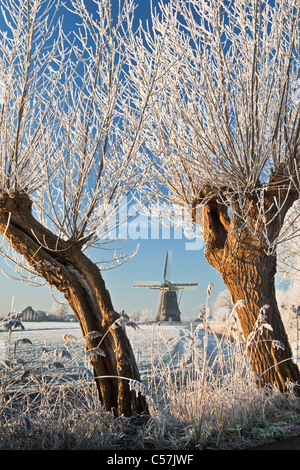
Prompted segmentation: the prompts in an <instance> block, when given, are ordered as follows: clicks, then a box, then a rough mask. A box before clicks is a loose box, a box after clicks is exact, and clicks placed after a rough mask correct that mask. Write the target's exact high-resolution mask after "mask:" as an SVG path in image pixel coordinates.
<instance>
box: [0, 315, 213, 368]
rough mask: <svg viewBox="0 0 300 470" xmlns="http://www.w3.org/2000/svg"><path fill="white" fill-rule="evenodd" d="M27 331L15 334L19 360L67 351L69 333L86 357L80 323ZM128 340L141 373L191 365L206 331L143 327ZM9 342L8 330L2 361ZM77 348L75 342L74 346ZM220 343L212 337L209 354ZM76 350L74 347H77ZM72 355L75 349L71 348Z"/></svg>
mask: <svg viewBox="0 0 300 470" xmlns="http://www.w3.org/2000/svg"><path fill="white" fill-rule="evenodd" d="M23 325H24V327H25V329H24V330H20V329H16V330H13V331H12V335H11V340H10V343H11V351H12V350H13V348H14V344H15V343H16V342H17V344H18V346H17V352H16V356H17V357H22V358H24V357H27V360H28V357H33V355H34V357H35V358H36V359H39V358H40V357H41V356H42V351H43V348H47V350H48V351H49V352H50V353H51V352H54V351H55V350H57V349H59V348H64V345H65V343H66V340H65V339H64V338H63V336H64V335H65V334H69V335H72V336H74V337H76V338H78V342H77V344H76V343H75V344H76V348H75V349H76V351H77V357H78V351H79V350H81V348H79V349H78V345H79V346H80V345H81V346H82V357H84V345H85V341H84V339H83V338H82V335H81V331H80V327H79V325H78V323H62V322H23ZM126 331H127V335H128V338H129V339H130V342H131V344H132V348H133V350H134V353H135V357H136V360H137V363H138V366H139V369H140V371H141V373H143V372H144V373H146V371H149V370H151V369H152V370H153V367H156V366H159V364H161V363H164V364H167V365H169V366H170V367H171V368H172V367H175V368H176V367H177V366H178V364H179V363H181V364H182V363H186V364H188V363H190V362H191V361H192V360H193V359H194V358H195V355H197V354H199V355H201V354H202V352H203V342H204V331H203V330H196V331H195V326H193V327H191V325H188V324H187V325H185V324H169V323H165V324H160V325H159V324H148V325H146V324H140V325H138V326H137V328H136V329H133V328H129V327H126ZM24 338H27V339H29V340H30V341H31V343H32V344H30V343H22V342H19V340H21V339H24ZM7 340H8V333H7V332H6V331H1V332H0V354H1V356H0V358H2V359H3V358H4V356H5V349H6V345H7ZM70 344H71V346H72V345H73V346H74V342H71V343H70ZM215 347H216V343H215V340H214V338H213V337H211V336H210V337H209V342H208V348H207V351H208V355H210V354H211V353H212V352H213V350H214V348H215ZM73 350H74V347H73ZM71 354H72V348H71Z"/></svg>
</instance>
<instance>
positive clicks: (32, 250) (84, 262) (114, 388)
mask: <svg viewBox="0 0 300 470" xmlns="http://www.w3.org/2000/svg"><path fill="white" fill-rule="evenodd" d="M31 205H32V203H31V200H30V199H29V197H28V196H27V195H26V194H25V193H22V194H16V195H15V196H14V197H10V196H5V195H4V196H2V197H1V199H0V233H2V234H3V235H4V236H5V238H6V240H7V241H8V242H9V243H10V244H11V246H12V247H13V248H14V250H16V251H17V252H18V253H20V254H21V255H22V256H23V257H24V258H25V260H26V261H27V262H28V263H29V265H30V266H31V267H33V268H34V270H35V271H36V272H37V273H38V274H39V275H40V276H42V277H43V278H44V279H45V280H46V281H47V282H48V283H49V284H50V285H52V286H55V287H56V289H58V290H59V291H60V292H62V293H63V294H64V296H65V298H66V300H67V301H68V303H69V305H70V307H71V308H72V310H73V312H74V314H75V316H76V318H77V320H78V322H79V325H80V328H81V332H82V335H83V336H84V337H85V339H86V347H87V350H92V349H93V348H96V347H97V346H99V343H100V341H101V344H100V346H99V347H100V348H101V350H102V351H103V353H104V355H99V354H96V355H95V354H93V352H94V353H97V350H96V349H95V350H94V351H91V362H92V365H93V369H94V375H95V381H96V384H97V389H98V393H99V398H100V400H101V402H102V404H103V406H104V407H105V408H106V409H107V410H108V411H112V412H113V413H115V414H116V415H124V416H133V415H140V414H147V413H148V407H147V403H146V400H145V397H144V396H143V395H141V394H140V393H137V394H136V393H135V391H133V390H130V381H137V382H139V381H140V374H139V370H138V367H137V364H136V361H135V357H134V354H133V351H132V348H131V345H130V342H129V340H128V337H127V335H126V332H125V330H124V329H123V327H122V326H121V325H119V324H118V320H119V319H120V315H119V314H118V313H117V312H115V311H114V308H113V304H112V301H111V298H110V295H109V292H108V291H107V289H106V287H105V283H104V280H103V278H102V276H101V272H100V270H99V269H98V267H97V266H96V265H95V264H94V263H93V262H92V261H91V260H90V259H89V258H88V257H87V256H86V255H84V254H83V252H82V248H81V246H79V245H78V244H76V243H74V242H73V243H72V242H71V241H65V240H62V239H60V238H58V237H57V236H55V235H54V234H53V233H52V232H51V231H49V230H48V229H47V228H45V227H44V226H43V225H42V224H40V223H39V222H38V221H37V220H36V219H35V218H34V217H33V215H32V210H31ZM9 214H10V215H9ZM91 332H98V333H99V336H98V337H95V335H92V334H89V333H91ZM118 377H120V378H118ZM121 377H125V378H126V379H123V378H121Z"/></svg>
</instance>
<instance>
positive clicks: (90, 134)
mask: <svg viewBox="0 0 300 470" xmlns="http://www.w3.org/2000/svg"><path fill="white" fill-rule="evenodd" d="M116 7H117V8H116ZM114 8H116V9H115V10H114V11H115V15H113V14H112V5H111V2H110V0H102V1H95V2H92V3H90V4H89V8H86V6H85V4H84V2H83V1H76V0H74V1H72V2H71V3H69V4H68V10H69V11H68V18H69V19H70V20H69V21H71V22H73V23H72V24H71V27H70V24H69V32H68V30H67V29H66V28H67V27H66V28H65V27H64V25H63V22H62V20H61V16H60V15H61V14H62V12H61V5H60V3H59V2H57V1H48V0H47V1H45V0H20V1H19V2H15V1H14V0H4V1H3V2H2V3H1V23H0V25H1V31H0V80H1V90H0V91H1V113H0V166H1V174H0V232H1V234H2V236H3V242H2V244H1V254H2V255H3V256H4V257H5V259H6V260H8V261H11V262H14V263H15V267H16V271H17V272H18V273H19V274H20V275H22V276H23V275H24V273H27V274H28V277H27V280H29V281H31V282H33V281H34V280H35V277H36V276H38V278H41V279H43V280H45V281H46V282H47V283H48V284H49V285H50V286H54V287H55V288H56V289H57V290H58V291H59V292H61V293H63V295H64V297H65V299H66V300H67V301H68V303H69V305H70V307H71V308H72V310H73V312H74V314H75V316H76V318H77V320H78V321H79V324H80V327H81V331H82V334H83V336H84V337H85V338H86V343H87V349H88V350H89V351H90V359H91V363H92V366H93V370H94V375H95V377H96V384H97V387H98V391H99V397H100V399H101V401H102V403H103V405H104V406H105V407H106V408H107V409H108V410H115V412H116V413H118V414H123V415H125V416H130V415H133V414H136V413H138V414H139V413H143V412H146V411H147V404H146V402H145V398H144V396H142V395H141V393H138V391H137V390H134V385H135V384H136V383H137V381H139V380H140V376H139V371H138V368H137V365H136V362H135V358H134V355H133V351H132V348H131V345H130V342H129V340H128V338H127V335H126V331H125V328H124V327H123V326H122V320H123V319H122V317H120V315H119V313H117V312H116V311H115V310H114V307H113V303H112V300H111V297H110V294H109V292H108V290H107V289H106V286H105V283H104V280H103V277H102V274H101V270H100V269H99V267H98V266H97V264H96V263H95V262H93V261H92V260H91V258H90V257H89V256H88V255H87V254H86V253H85V250H86V249H87V248H91V247H95V246H96V247H97V246H98V245H99V244H101V242H103V243H106V242H107V240H106V238H107V237H106V235H107V233H108V232H109V230H110V229H111V228H112V227H113V226H115V224H116V223H117V220H118V218H117V213H118V208H119V207H120V205H121V204H122V203H123V202H124V201H127V200H128V198H129V197H130V194H131V192H132V191H134V189H137V188H138V186H139V184H141V182H142V181H143V179H144V178H145V172H144V173H143V172H142V171H140V169H139V162H140V161H142V154H141V130H142V128H143V126H144V121H145V118H146V112H147V106H148V100H149V97H150V96H151V86H152V85H151V84H149V86H148V88H147V91H146V92H145V93H144V94H143V95H139V96H136V97H135V98H138V100H139V102H138V104H137V101H136V102H135V104H134V106H133V103H132V99H131V93H132V91H133V88H132V87H131V84H130V81H131V78H130V60H129V55H128V54H127V49H128V50H131V51H132V45H131V46H130V44H131V43H132V38H133V27H132V23H133V11H134V5H133V2H132V0H121V1H120V2H114ZM65 12H66V10H64V13H65ZM64 28H65V29H64ZM72 30H73V31H72ZM123 222H124V221H123ZM101 246H103V245H101ZM13 253H17V254H18V256H14V254H13ZM121 261H122V259H120V258H119V262H121ZM24 269H26V270H27V271H24Z"/></svg>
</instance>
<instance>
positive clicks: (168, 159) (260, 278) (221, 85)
mask: <svg viewBox="0 0 300 470" xmlns="http://www.w3.org/2000/svg"><path fill="white" fill-rule="evenodd" d="M299 14H300V4H299V0H287V1H276V0H274V1H272V2H271V1H264V0H246V1H241V0H235V1H233V2H228V1H215V0H211V1H206V0H187V1H184V0H170V1H169V2H167V3H165V2H163V1H161V2H160V4H159V9H157V10H154V11H153V14H152V24H153V27H152V28H151V27H150V26H149V29H146V28H145V30H144V33H143V38H144V40H145V39H146V41H147V50H148V51H150V52H151V56H152V57H153V56H155V55H156V54H157V51H158V50H159V54H160V58H161V59H160V66H161V71H160V83H161V85H160V89H159V88H157V96H156V101H155V102H154V108H153V109H154V111H153V114H152V119H151V124H150V122H149V127H150V126H152V131H153V140H152V152H151V153H149V158H152V160H153V169H154V171H153V175H154V176H153V177H154V179H155V178H156V181H157V184H156V185H154V184H153V186H152V190H153V189H154V190H157V189H158V188H159V186H161V187H163V188H165V189H164V191H162V192H161V198H162V199H164V200H165V201H167V202H168V203H172V204H181V205H186V206H188V207H190V208H191V212H192V214H194V216H195V215H197V209H198V210H199V213H200V208H202V211H203V212H202V217H203V236H204V239H205V244H206V246H205V254H206V258H207V260H208V262H209V263H210V264H211V265H212V266H213V267H215V268H216V269H217V270H218V272H219V273H220V274H221V276H222V278H223V280H224V282H225V284H226V286H227V288H228V289H229V292H230V294H231V297H232V300H233V302H234V303H235V304H236V303H237V302H239V301H240V304H239V305H240V308H239V310H238V312H239V319H240V323H241V327H242V330H243V333H244V336H245V338H246V340H247V345H248V352H249V358H250V362H251V364H252V368H253V370H254V371H255V372H256V373H257V374H258V377H259V379H258V380H259V383H260V384H262V385H263V384H272V385H275V386H277V387H278V388H279V389H280V390H281V391H284V390H286V387H287V383H288V382H289V381H291V382H293V383H296V382H297V381H298V380H299V370H298V367H297V366H296V365H295V364H294V362H293V361H292V360H291V357H292V353H291V349H290V346H289V343H288V339H287V336H286V333H285V329H284V326H283V323H282V320H281V317H280V313H279V310H278V306H277V302H276V298H275V285H274V276H275V273H276V247H277V246H278V244H279V243H282V242H283V241H284V239H285V236H286V230H282V227H283V223H284V220H285V215H286V213H287V211H288V209H289V208H290V207H291V206H292V205H293V203H294V202H295V201H296V200H297V199H299V162H300V148H299V145H300V140H299V135H300V112H299V74H300V61H299V52H300V50H299V46H300V28H299ZM143 57H144V56H143ZM137 60H138V59H137ZM151 60H153V59H149V60H148V61H146V62H145V64H143V61H142V60H141V61H139V63H140V64H143V65H144V66H143V67H140V72H139V73H140V76H141V77H143V76H145V74H149V73H150V71H151V68H152V62H151ZM195 220H196V219H195ZM241 301H243V302H241Z"/></svg>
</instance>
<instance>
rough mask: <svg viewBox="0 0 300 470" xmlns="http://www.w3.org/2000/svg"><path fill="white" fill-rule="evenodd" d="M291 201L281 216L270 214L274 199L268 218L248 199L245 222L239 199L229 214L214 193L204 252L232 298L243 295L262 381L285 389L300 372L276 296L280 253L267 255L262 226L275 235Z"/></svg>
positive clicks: (245, 327)
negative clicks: (277, 259) (269, 221)
mask: <svg viewBox="0 0 300 470" xmlns="http://www.w3.org/2000/svg"><path fill="white" fill-rule="evenodd" d="M286 201H288V199H286ZM291 204H292V198H291V200H290V201H289V203H287V205H286V207H284V208H283V210H282V213H281V217H280V220H279V217H277V218H276V217H274V214H272V207H273V206H272V205H271V204H270V205H269V207H268V208H269V211H266V212H267V213H268V214H269V217H270V220H272V222H271V223H270V224H268V223H267V224H266V222H268V221H266V220H262V217H261V214H259V211H258V209H257V206H256V205H255V204H253V200H252V204H251V201H250V200H249V201H248V209H249V210H248V212H247V219H248V220H247V224H245V221H244V220H243V218H242V217H241V216H240V215H239V207H238V205H237V204H236V206H235V207H234V206H233V214H232V217H231V218H229V216H228V214H227V208H226V206H225V205H224V204H222V203H221V202H219V201H218V199H217V198H216V197H212V198H211V199H210V201H209V202H208V204H207V205H206V206H205V207H204V238H205V241H206V249H205V255H206V258H207V260H208V262H209V263H210V264H211V265H212V266H213V267H214V268H216V269H217V270H218V271H219V273H220V274H221V276H222V279H223V281H224V283H225V285H226V286H227V288H228V290H229V292H230V294H231V297H232V301H233V302H234V304H235V303H236V302H238V301H240V300H243V301H244V304H243V306H242V307H241V308H239V309H238V310H237V313H238V316H239V320H240V324H241V328H242V331H243V334H244V337H245V340H246V341H247V352H248V356H249V361H250V365H251V368H252V370H253V371H254V372H256V373H257V374H258V376H259V378H258V384H259V385H261V386H265V385H266V384H271V386H276V387H277V388H278V389H279V390H280V391H281V392H285V391H287V390H288V388H289V385H288V382H289V381H290V382H292V383H297V382H298V381H299V379H300V375H299V369H298V367H297V365H296V364H294V362H293V361H292V351H291V348H290V344H289V341H288V338H287V334H286V332H285V328H284V325H283V322H282V319H281V315H280V312H279V309H278V305H277V301H276V295H275V273H276V255H275V254H272V255H268V253H267V251H268V250H267V246H266V244H265V243H264V241H263V237H262V236H260V235H261V234H262V226H263V227H264V230H265V229H266V227H267V228H268V230H269V233H268V236H269V238H270V239H272V237H275V233H277V234H278V233H279V230H280V227H281V225H282V224H283V219H284V215H285V214H284V213H286V212H287V210H288V208H289V207H290V206H291ZM245 207H247V204H245ZM272 217H273V218H272ZM254 232H255V233H254ZM268 325H270V326H271V328H270V327H269V326H268ZM296 389H298V387H296ZM296 392H297V394H298V391H297V390H296Z"/></svg>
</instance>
